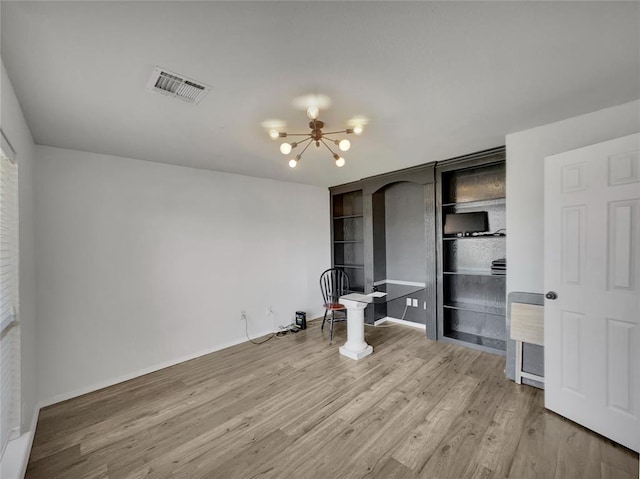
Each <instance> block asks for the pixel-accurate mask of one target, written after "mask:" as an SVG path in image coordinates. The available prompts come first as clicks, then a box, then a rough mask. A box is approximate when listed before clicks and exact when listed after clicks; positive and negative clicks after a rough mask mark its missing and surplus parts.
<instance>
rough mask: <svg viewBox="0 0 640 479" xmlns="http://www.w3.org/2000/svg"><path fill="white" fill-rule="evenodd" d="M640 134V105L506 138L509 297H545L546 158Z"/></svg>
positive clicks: (626, 105)
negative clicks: (516, 294)
mask: <svg viewBox="0 0 640 479" xmlns="http://www.w3.org/2000/svg"><path fill="white" fill-rule="evenodd" d="M638 131H640V101H634V102H630V103H625V104H623V105H619V106H615V107H611V108H606V109H604V110H599V111H596V112H593V113H588V114H586V115H581V116H577V117H574V118H569V119H567V120H563V121H559V122H556V123H551V124H549V125H544V126H540V127H538V128H533V129H531V130H526V131H522V132H519V133H513V134H510V135H507V138H506V145H507V264H508V267H509V274H508V276H507V291H508V292H510V291H523V292H529V293H542V292H543V288H544V284H543V259H544V250H543V242H544V231H543V230H544V217H543V211H544V180H543V169H544V158H545V157H547V156H549V155H554V154H556V153H561V152H563V151H568V150H573V149H576V148H580V147H583V146H588V145H592V144H594V143H600V142H602V141H606V140H611V139H613V138H618V137H621V136H625V135H629V134H632V133H635V132H638Z"/></svg>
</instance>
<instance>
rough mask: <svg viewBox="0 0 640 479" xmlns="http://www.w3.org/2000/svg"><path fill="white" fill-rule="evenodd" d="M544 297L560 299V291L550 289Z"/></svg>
mask: <svg viewBox="0 0 640 479" xmlns="http://www.w3.org/2000/svg"><path fill="white" fill-rule="evenodd" d="M544 297H545V298H547V299H558V293H556V292H555V291H549V292H548V293H547V294H545V295H544Z"/></svg>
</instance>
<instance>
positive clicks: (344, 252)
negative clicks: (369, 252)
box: [331, 190, 364, 292]
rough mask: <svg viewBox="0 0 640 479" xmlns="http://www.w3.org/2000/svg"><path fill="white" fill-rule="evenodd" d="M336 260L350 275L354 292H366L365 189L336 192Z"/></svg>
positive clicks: (338, 266) (334, 223) (333, 224)
mask: <svg viewBox="0 0 640 479" xmlns="http://www.w3.org/2000/svg"><path fill="white" fill-rule="evenodd" d="M331 214H332V219H331V222H332V260H333V266H334V267H335V268H341V269H343V270H344V271H345V272H346V273H347V275H348V276H349V284H350V287H351V291H353V292H364V215H363V204H362V190H354V191H348V192H345V193H340V194H333V195H332V199H331Z"/></svg>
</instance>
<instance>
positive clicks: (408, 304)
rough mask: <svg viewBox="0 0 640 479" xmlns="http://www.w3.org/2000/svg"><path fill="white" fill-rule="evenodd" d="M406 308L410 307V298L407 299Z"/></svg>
mask: <svg viewBox="0 0 640 479" xmlns="http://www.w3.org/2000/svg"><path fill="white" fill-rule="evenodd" d="M407 306H411V298H407Z"/></svg>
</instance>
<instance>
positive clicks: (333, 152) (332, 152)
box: [320, 138, 336, 155]
mask: <svg viewBox="0 0 640 479" xmlns="http://www.w3.org/2000/svg"><path fill="white" fill-rule="evenodd" d="M320 141H321V142H322V144H323V145H324V146H326V147H327V150H329V151H330V152H331V154H332V155H335V154H336V152H335V151H333V150H332V149H331V148H330V147H329V145H327V144H326V143H325V141H324V140H323V139H322V138H320Z"/></svg>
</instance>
